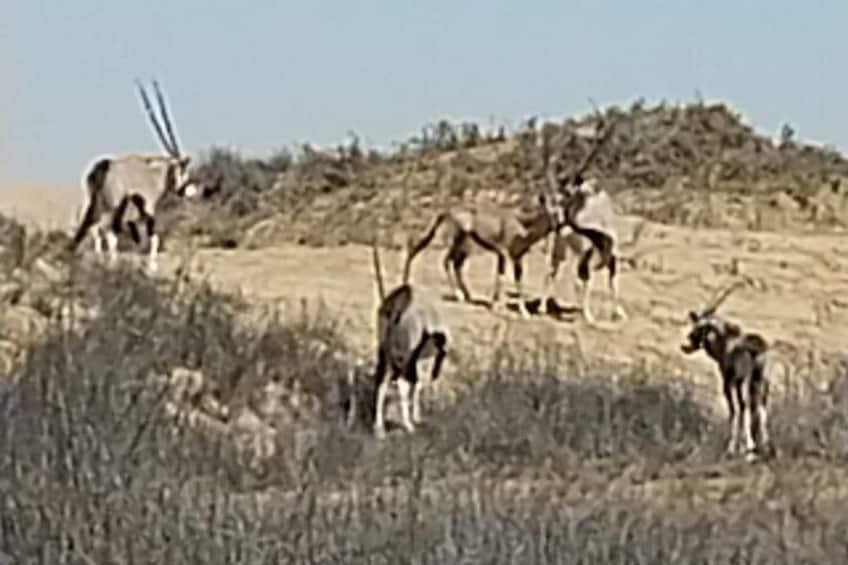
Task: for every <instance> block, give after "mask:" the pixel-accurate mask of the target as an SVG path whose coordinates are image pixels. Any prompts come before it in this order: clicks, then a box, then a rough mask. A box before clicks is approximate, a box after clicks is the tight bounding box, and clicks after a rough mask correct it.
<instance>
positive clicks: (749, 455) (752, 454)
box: [745, 449, 759, 463]
mask: <svg viewBox="0 0 848 565" xmlns="http://www.w3.org/2000/svg"><path fill="white" fill-rule="evenodd" d="M757 459H759V455H758V454H757V451H756V450H755V449H749V450H748V451H747V452H745V461H747V462H748V463H754V462H756V461H757Z"/></svg>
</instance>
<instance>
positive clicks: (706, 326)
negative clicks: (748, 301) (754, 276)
mask: <svg viewBox="0 0 848 565" xmlns="http://www.w3.org/2000/svg"><path fill="white" fill-rule="evenodd" d="M743 284H744V283H743V282H742V281H735V282H733V283H731V284H730V285H728V286H727V287H726V288H724V289H722V290H721V291H720V292H719V293H718V294H717V295H716V297H715V298H714V299H713V300H712V301H710V303H709V305H708V306H707V307H706V308H704V309H703V310H701V311H700V312H696V311H694V310H692V311H690V312H689V322H690V323H691V324H692V328H691V330H690V331H689V334H688V335H687V336H686V342H684V343H683V344H681V346H680V350H681V351H683V353H685V354H687V355H689V354H691V353H694V352H696V351H698V350H699V349H701V348H703V349H704V350H705V351H707V353H710V354H713V352H717V351H718V350H719V344H720V343H721V342H723V341H726V340H727V338H728V337H732V336H734V335H737V334H739V332H740V328H739V326H737V325H736V324H733V323H731V322H728V321H727V320H723V319H721V318H719V317H718V316H716V311H717V310H718V307H719V306H721V304H722V303H723V302H724V301H725V300H726V299H727V297H728V296H730V294H731V293H732V292H733V291H734V290H736V289H737V288H739V287H740V286H742V285H743Z"/></svg>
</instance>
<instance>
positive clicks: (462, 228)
mask: <svg viewBox="0 0 848 565" xmlns="http://www.w3.org/2000/svg"><path fill="white" fill-rule="evenodd" d="M564 220H565V212H564V210H563V205H562V199H561V197H560V196H559V195H558V194H556V193H550V194H548V193H546V192H542V193H540V194H539V196H538V201H537V205H536V206H535V207H533V208H532V209H530V210H521V209H506V208H501V207H499V206H497V205H494V204H490V203H479V204H477V205H476V206H471V207H459V206H457V207H454V208H449V209H447V210H445V211H443V212H441V213H440V214H438V215H437V216H436V218H435V219H434V220H433V222H432V223H431V224H430V227H429V228H428V229H427V231H426V232H425V234H424V236H423V237H422V238H421V239H420V240H419V241H418V242H417V243H415V244H414V245H411V246H410V249H409V253H408V255H407V258H406V264H405V266H404V275H403V276H404V280H408V279H409V274H410V270H411V267H412V260H413V259H414V258H415V256H416V255H418V253H420V252H421V251H423V250H424V249H425V248H426V247H427V246H428V245H429V244H430V243H431V242H432V241H433V238H434V237H435V235H436V232H437V230H438V229H439V227H440V226H441V225H442V224H448V225H449V226H450V232H449V238H450V243H449V246H448V250H447V252H446V253H445V256H444V259H443V261H442V266H443V268H444V270H445V275H446V276H447V280H448V284H449V285H450V287H451V291H452V293H453V294H454V295H455V296H456V298H457V300H459V301H463V300H464V301H466V302H471V300H472V299H471V293H470V292H469V290H468V287H467V286H466V284H465V281H464V279H463V277H462V267H463V265H464V264H465V261H466V259H467V258H468V256H469V255H470V254H471V252H472V247H471V244H472V242H473V243H476V244H477V245H479V246H480V247H482V248H483V249H485V250H487V251H490V252H491V253H494V254H495V255H496V256H497V266H496V270H495V280H494V285H493V289H492V300H491V303H490V307H491V308H492V310H497V309H498V308H499V307H500V306H501V305H502V304H501V285H502V279H503V276H504V272H505V270H506V261H507V258H508V259H509V260H510V262H511V263H512V273H513V281H514V282H515V287H516V292H517V294H518V304H519V311H520V312H521V315H522V316H524V317H526V316H527V315H528V312H527V307H526V304H525V299H524V290H523V286H522V277H523V274H524V266H523V264H522V261H523V258H524V255H525V254H526V253H527V252H528V251H529V250H530V248H531V247H532V246H533V245H534V244H535V243H536V242H538V241H540V240H541V239H543V238H544V237H545V236H547V235H548V234H550V233H551V232H553V231H555V230H556V229H558V228H559V226H560V225H561V224H562V223H563V221H564Z"/></svg>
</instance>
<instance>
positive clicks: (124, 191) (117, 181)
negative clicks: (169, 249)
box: [69, 81, 199, 271]
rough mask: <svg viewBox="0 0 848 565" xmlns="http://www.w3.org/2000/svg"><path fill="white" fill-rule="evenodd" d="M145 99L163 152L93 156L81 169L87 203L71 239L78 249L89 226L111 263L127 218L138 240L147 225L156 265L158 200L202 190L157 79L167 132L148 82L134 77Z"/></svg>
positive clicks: (150, 263)
mask: <svg viewBox="0 0 848 565" xmlns="http://www.w3.org/2000/svg"><path fill="white" fill-rule="evenodd" d="M136 85H137V86H138V91H139V94H140V96H141V101H142V103H143V104H144V108H145V110H146V112H147V116H148V118H149V119H150V123H151V124H152V126H153V129H154V130H155V132H156V135H157V137H158V138H159V142H160V143H161V144H162V147H163V148H164V149H165V152H166V154H165V155H137V154H131V155H125V156H120V157H114V156H103V157H98V158H97V159H95V160H94V161H93V162H92V163H91V164H90V165H89V166H88V167H86V169H85V172H84V173H83V178H82V185H83V191H84V193H85V200H86V204H85V206H86V208H85V212H84V214H83V216H82V219H81V221H80V224H79V227H78V228H77V230H76V233H75V235H74V238H73V240H72V241H71V243H70V246H69V248H70V250H71V251H74V250H76V248H77V247H78V246H79V244H80V243H81V242H82V240H83V239H85V237H86V235H87V234H88V232H89V230H91V228H92V227H94V228H95V230H94V232H93V234H92V235H93V238H94V248H95V250H96V251H97V253H98V254H100V255H102V254H103V240H104V239H105V241H106V247H107V248H108V251H109V260H110V263H114V261H115V259H116V257H117V248H118V235H119V234H120V233H121V231H122V229H123V227H124V223H125V222H126V224H127V225H128V227H129V231H130V235H131V236H132V238H133V240H135V242H136V243H139V242H140V236H139V233H138V227H137V226H136V221H137V220H139V221H141V222H142V223H143V224H144V227H145V229H146V232H147V236H148V239H149V242H150V251H149V256H148V267H149V269H150V270H151V271H156V269H157V261H156V258H157V254H158V252H159V236H158V234H157V233H156V222H155V220H154V212H155V209H156V204H157V203H158V202H159V200H160V199H161V198H162V196H164V194H165V193H166V192H169V191H171V192H175V193H176V194H178V195H179V196H182V197H186V198H191V197H192V196H194V195H196V194H197V193H198V192H199V188H198V184H197V183H196V181H195V180H194V179H193V178H192V176H191V174H190V172H189V163H190V158H189V157H188V156H186V155H182V153H181V152H180V147H179V144H178V143H177V138H176V135H175V134H174V128H173V125H172V123H171V120H170V116H169V115H168V110H167V107H166V105H165V99H164V97H163V96H162V92H161V91H160V90H159V85H158V83H157V82H156V81H154V82H153V87H154V89H155V91H156V99H157V102H158V105H159V112H160V114H161V119H162V123H163V124H164V131H165V132H167V134H168V135H167V137H166V136H165V133H164V132H163V129H162V125H160V123H159V120H157V118H156V115H155V113H154V112H153V108H152V106H151V104H150V99H149V98H148V96H147V92H146V91H145V90H144V87H142V85H141V84H140V83H139V82H138V81H136Z"/></svg>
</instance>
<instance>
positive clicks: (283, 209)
mask: <svg viewBox="0 0 848 565" xmlns="http://www.w3.org/2000/svg"><path fill="white" fill-rule="evenodd" d="M599 122H600V124H601V125H602V126H604V127H605V126H607V125H609V124H612V123H615V128H614V131H613V134H612V136H611V137H610V138H609V140H608V141H607V142H606V143H605V144H604V145H603V147H602V149H601V151H600V152H599V153H598V156H597V158H596V159H595V160H594V161H593V163H592V165H591V167H590V170H589V172H590V174H597V175H599V176H601V177H602V178H603V179H604V182H605V183H606V186H607V187H608V189H609V190H610V191H611V192H613V193H614V194H615V199H616V202H617V203H618V205H619V207H620V209H621V210H622V211H624V212H629V213H639V214H641V215H643V216H645V217H647V218H648V219H652V220H655V221H660V222H667V223H677V224H685V225H701V226H712V227H720V226H740V227H746V228H751V229H763V228H765V229H795V228H803V227H805V226H832V225H843V226H844V225H846V213H848V160H846V159H845V157H844V156H842V155H841V154H839V153H838V152H836V151H835V150H832V149H828V148H821V147H816V146H811V145H805V144H802V143H799V142H796V141H794V140H793V135H792V131H791V128H789V127H788V126H787V128H785V129H784V132H783V136H782V139H781V140H780V142H778V143H776V142H774V141H772V139H770V138H768V137H766V136H764V135H762V134H759V133H757V132H755V131H754V130H753V129H752V128H751V127H750V126H748V125H747V124H746V123H745V122H744V120H743V119H742V117H741V116H740V115H739V114H738V113H736V112H735V111H733V110H731V109H730V108H729V107H728V106H726V105H725V104H703V103H693V104H687V105H674V106H672V105H666V104H659V105H654V106H649V105H645V104H644V103H642V102H641V101H640V102H637V103H635V104H633V105H632V106H631V107H630V108H629V109H627V110H622V109H620V108H618V107H610V108H607V109H605V110H604V111H603V112H600V113H598V114H589V115H586V116H583V117H581V118H569V119H567V120H565V121H564V122H562V123H545V124H539V123H535V121H534V120H530V121H529V122H528V124H527V125H526V127H524V128H523V129H521V130H520V131H517V132H515V133H514V134H512V135H509V136H507V135H506V134H505V133H504V132H503V131H500V132H498V133H497V134H483V133H481V132H480V130H479V129H478V128H477V127H476V126H474V125H472V124H461V125H459V126H454V125H452V124H449V123H447V122H444V121H443V122H439V123H438V124H436V125H435V126H433V127H428V128H425V129H424V130H423V131H422V134H421V136H419V137H416V138H414V139H412V140H410V141H409V142H407V143H405V144H402V145H401V147H400V148H399V149H397V150H396V151H393V152H392V153H390V154H382V153H379V152H376V151H366V150H365V149H363V148H362V147H360V145H359V142H358V140H356V139H354V140H353V141H351V142H350V144H349V145H346V146H342V147H339V148H338V150H336V151H317V150H315V149H312V148H311V147H309V146H305V147H304V149H303V151H302V153H301V154H299V155H294V154H292V153H290V152H287V151H282V152H279V153H277V154H275V155H274V156H272V157H271V158H269V159H267V160H262V159H255V158H254V159H244V158H242V157H241V156H239V155H237V154H234V153H232V152H228V151H225V150H221V149H215V150H213V151H211V152H210V153H209V155H208V156H207V159H206V161H205V163H204V164H203V165H202V167H201V175H202V176H203V177H204V178H205V179H206V181H207V182H209V183H210V184H211V185H213V187H214V188H213V190H212V191H210V194H209V195H208V199H207V201H206V202H205V204H202V205H198V206H195V207H191V208H185V207H183V208H182V209H179V210H177V209H176V208H175V209H173V210H172V211H173V213H174V214H175V215H176V217H177V218H179V221H176V219H175V222H174V223H175V225H177V229H178V233H180V234H193V235H204V236H205V237H204V238H203V239H204V241H205V242H206V243H208V244H211V245H224V246H237V245H247V246H261V245H264V244H267V243H270V242H273V241H300V242H304V243H309V244H316V245H321V244H338V243H343V242H345V241H362V240H364V239H366V238H369V237H370V232H371V230H372V229H373V226H374V222H375V220H378V221H380V222H381V223H382V224H384V225H392V226H395V227H400V228H403V229H414V228H419V227H420V226H421V224H423V223H424V222H426V221H427V219H428V217H429V213H431V212H432V211H433V210H434V209H435V208H436V207H438V206H442V205H445V204H447V203H449V202H459V201H466V202H467V201H470V200H473V199H474V198H475V197H477V196H478V195H479V194H480V193H484V194H486V195H488V196H494V197H495V198H497V199H501V200H514V199H516V198H521V197H522V196H526V195H527V194H529V193H531V192H532V190H533V188H534V187H537V186H540V184H541V183H544V182H545V177H544V174H543V172H544V167H543V160H542V151H541V149H540V147H541V145H542V140H548V142H549V143H550V147H551V151H552V152H553V154H555V155H556V156H558V158H559V162H560V163H563V164H565V166H566V167H567V166H572V164H575V163H578V162H580V161H582V159H583V158H584V157H585V155H586V154H587V153H588V152H589V151H590V150H591V147H592V146H593V144H594V143H595V140H594V137H595V135H596V132H597V131H598V126H599ZM263 220H264V221H263Z"/></svg>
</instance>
